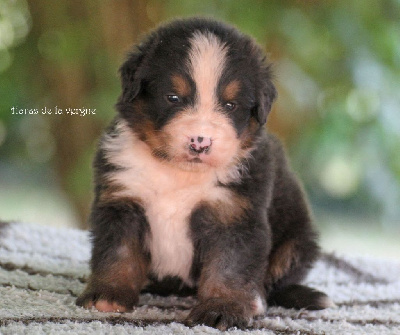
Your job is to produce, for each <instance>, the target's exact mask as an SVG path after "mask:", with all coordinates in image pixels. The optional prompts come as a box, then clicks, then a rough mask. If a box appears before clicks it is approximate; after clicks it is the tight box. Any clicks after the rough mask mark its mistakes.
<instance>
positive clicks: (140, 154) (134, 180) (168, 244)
mask: <svg viewBox="0 0 400 335" xmlns="http://www.w3.org/2000/svg"><path fill="white" fill-rule="evenodd" d="M104 148H105V149H106V150H107V157H108V159H109V160H110V161H111V162H113V163H115V164H118V165H120V166H122V167H124V168H126V169H125V170H124V171H118V172H116V173H113V174H112V175H110V176H109V178H110V179H111V180H113V181H114V182H116V183H118V184H120V185H122V186H123V188H124V189H123V190H122V191H120V192H119V193H118V195H120V196H124V197H132V198H138V199H140V201H141V202H142V203H143V206H144V209H145V212H146V216H147V220H148V222H149V225H150V230H151V234H150V235H149V236H148V238H147V246H146V247H147V248H148V250H149V251H150V253H151V269H152V271H153V272H154V273H155V274H156V275H157V276H158V277H159V278H160V279H161V278H162V277H164V276H167V275H171V276H179V277H180V278H181V279H183V280H184V281H185V282H186V283H187V284H191V283H190V268H191V264H192V259H193V244H192V240H191V237H190V229H189V217H190V215H191V213H192V211H193V208H195V206H196V205H197V204H198V203H199V202H200V201H203V200H207V201H210V200H211V201H213V200H221V201H229V200H228V199H229V194H228V192H227V191H226V190H225V189H223V188H221V187H217V186H216V180H217V177H216V173H215V171H214V172H212V171H209V172H189V171H182V170H179V169H177V168H175V167H173V166H171V165H170V164H168V163H163V162H160V161H159V160H157V159H155V158H154V157H153V156H152V155H151V154H150V153H149V150H148V148H147V146H146V145H145V144H144V143H142V142H140V141H138V140H137V139H135V138H134V136H133V135H132V134H131V133H130V132H128V131H125V132H122V133H121V135H120V136H119V137H118V138H109V140H107V141H105V142H104Z"/></svg>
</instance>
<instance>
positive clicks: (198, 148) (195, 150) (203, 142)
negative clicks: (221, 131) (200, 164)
mask: <svg viewBox="0 0 400 335" xmlns="http://www.w3.org/2000/svg"><path fill="white" fill-rule="evenodd" d="M211 144H212V142H211V138H210V137H204V136H192V137H191V138H190V144H189V150H190V153H191V154H193V155H197V154H201V153H202V152H204V153H208V152H209V151H210V147H211Z"/></svg>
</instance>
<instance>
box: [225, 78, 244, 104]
mask: <svg viewBox="0 0 400 335" xmlns="http://www.w3.org/2000/svg"><path fill="white" fill-rule="evenodd" d="M239 89H240V82H239V81H238V80H233V81H231V82H230V83H229V84H228V85H226V87H225V88H224V91H223V92H222V98H223V99H224V101H232V100H235V99H236V97H237V94H238V92H239Z"/></svg>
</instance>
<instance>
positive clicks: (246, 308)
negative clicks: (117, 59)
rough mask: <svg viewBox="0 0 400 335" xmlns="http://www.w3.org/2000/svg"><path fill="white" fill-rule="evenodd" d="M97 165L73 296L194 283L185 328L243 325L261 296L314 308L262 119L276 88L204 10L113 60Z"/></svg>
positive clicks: (305, 228)
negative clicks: (83, 259) (82, 283)
mask: <svg viewBox="0 0 400 335" xmlns="http://www.w3.org/2000/svg"><path fill="white" fill-rule="evenodd" d="M120 72H121V77H122V94H121V96H120V98H119V101H118V103H117V110H118V115H117V116H116V117H115V119H114V120H113V122H112V124H111V125H110V127H109V128H108V129H107V130H106V132H105V133H104V135H103V137H102V138H101V141H100V144H99V148H98V151H97V155H96V158H95V162H94V168H95V200H94V203H93V207H92V212H91V216H90V223H91V225H92V231H91V234H92V244H93V248H92V259H91V276H90V278H89V281H88V284H87V287H86V289H85V291H84V292H83V293H82V295H81V296H80V297H79V298H78V300H77V304H78V305H80V306H84V307H87V308H90V307H95V308H96V309H97V310H99V311H104V312H112V311H120V312H124V311H129V310H131V309H132V308H133V307H134V306H135V304H137V302H138V298H139V294H140V293H141V292H142V291H143V290H147V291H151V292H156V293H160V292H163V293H175V294H179V293H182V292H191V291H192V292H195V293H196V294H197V297H198V304H197V305H196V306H195V307H194V308H193V309H192V311H191V313H190V314H189V316H188V319H187V323H188V324H206V325H209V326H213V327H217V328H219V329H227V328H229V327H232V326H237V327H241V328H243V327H246V326H247V325H248V324H249V322H250V321H251V320H252V318H253V317H254V316H257V315H262V314H263V313H265V310H266V306H267V304H269V305H280V306H284V307H287V308H298V309H301V308H306V309H323V308H326V307H328V306H330V304H331V301H330V299H329V298H328V297H327V296H326V295H325V294H324V293H322V292H319V291H316V290H314V289H311V288H308V287H306V286H302V285H300V284H299V283H300V282H301V280H302V279H303V278H304V277H305V275H306V274H307V272H308V271H309V269H310V268H311V266H312V265H313V263H314V261H315V260H316V259H317V258H318V256H319V247H318V245H317V243H316V237H317V234H316V232H315V231H314V229H313V227H312V225H311V218H310V211H309V209H308V206H307V202H306V200H305V196H304V193H303V191H302V188H301V186H300V185H299V182H298V181H297V179H296V178H295V176H294V175H293V173H292V172H291V171H290V169H289V168H288V164H287V161H286V159H285V155H284V151H283V149H282V147H281V145H280V143H279V141H278V140H277V139H276V138H275V137H273V136H272V135H269V134H268V133H267V132H266V130H265V127H264V124H265V122H266V119H267V115H268V113H269V111H270V109H271V104H272V103H273V101H274V99H275V97H276V90H275V87H274V85H273V82H272V75H271V68H270V65H268V64H267V63H266V61H265V56H264V55H263V52H262V50H261V48H260V47H259V46H257V44H256V43H255V42H254V41H253V40H252V39H251V38H249V37H248V36H245V35H243V34H242V33H240V32H238V31H237V30H236V29H235V28H233V27H231V26H228V25H225V24H223V23H220V22H217V21H213V20H210V19H204V18H191V19H184V20H177V21H174V22H172V23H169V24H166V25H163V26H161V27H159V28H158V29H157V30H155V31H153V32H152V33H150V35H149V36H148V37H147V38H146V39H145V40H144V42H142V43H141V44H140V45H139V46H138V47H137V48H135V50H134V51H133V52H132V53H131V54H130V55H129V57H128V59H127V60H126V62H125V63H124V64H123V65H122V67H121V69H120Z"/></svg>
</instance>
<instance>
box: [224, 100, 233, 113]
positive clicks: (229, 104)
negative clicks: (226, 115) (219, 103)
mask: <svg viewBox="0 0 400 335" xmlns="http://www.w3.org/2000/svg"><path fill="white" fill-rule="evenodd" d="M224 108H225V109H226V110H227V111H229V112H232V111H234V110H235V109H236V104H235V103H234V102H230V101H229V102H227V103H225V105H224Z"/></svg>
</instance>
